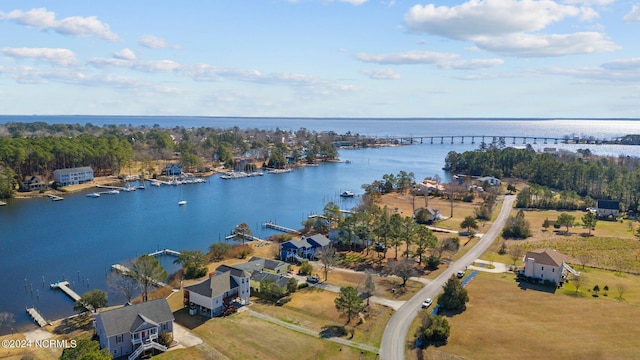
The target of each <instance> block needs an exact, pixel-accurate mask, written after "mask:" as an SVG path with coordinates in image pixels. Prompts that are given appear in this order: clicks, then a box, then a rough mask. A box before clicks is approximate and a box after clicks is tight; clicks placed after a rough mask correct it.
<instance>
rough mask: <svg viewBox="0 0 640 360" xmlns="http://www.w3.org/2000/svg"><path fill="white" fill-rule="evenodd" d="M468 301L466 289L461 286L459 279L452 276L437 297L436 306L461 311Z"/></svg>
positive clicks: (446, 309) (445, 309)
mask: <svg viewBox="0 0 640 360" xmlns="http://www.w3.org/2000/svg"><path fill="white" fill-rule="evenodd" d="M467 301H469V295H468V294H467V289H465V288H463V287H462V284H461V283H460V280H459V279H458V278H457V277H455V276H452V277H451V278H449V280H447V282H446V283H445V285H444V291H443V293H442V295H440V297H439V298H438V306H439V307H440V309H442V310H444V311H461V310H464V309H465V307H466V303H467Z"/></svg>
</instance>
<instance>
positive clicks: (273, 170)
mask: <svg viewBox="0 0 640 360" xmlns="http://www.w3.org/2000/svg"><path fill="white" fill-rule="evenodd" d="M292 171H293V168H286V169H272V170H267V173H269V174H284V173H288V172H292Z"/></svg>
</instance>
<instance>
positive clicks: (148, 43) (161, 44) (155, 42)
mask: <svg viewBox="0 0 640 360" xmlns="http://www.w3.org/2000/svg"><path fill="white" fill-rule="evenodd" d="M138 43H139V44H140V45H142V46H144V47H147V48H149V49H168V48H177V47H178V46H176V45H171V44H170V43H169V42H168V41H167V40H165V39H163V38H159V37H157V36H153V35H143V36H142V37H141V38H140V41H138Z"/></svg>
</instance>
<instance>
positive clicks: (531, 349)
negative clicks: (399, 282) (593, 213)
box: [407, 270, 640, 360]
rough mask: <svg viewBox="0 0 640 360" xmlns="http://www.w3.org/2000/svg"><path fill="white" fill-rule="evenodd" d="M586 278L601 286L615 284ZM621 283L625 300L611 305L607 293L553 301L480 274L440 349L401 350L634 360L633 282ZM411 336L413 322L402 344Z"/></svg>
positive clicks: (568, 294)
mask: <svg viewBox="0 0 640 360" xmlns="http://www.w3.org/2000/svg"><path fill="white" fill-rule="evenodd" d="M591 274H592V277H593V278H594V279H596V278H597V279H598V281H603V283H604V282H605V281H607V282H608V281H610V280H611V281H612V282H613V281H614V279H615V276H616V275H614V274H612V273H607V272H601V271H598V270H593V271H592V272H591ZM624 279H625V280H626V281H628V284H629V285H628V286H629V293H628V295H625V296H624V298H625V299H627V298H628V300H620V299H616V298H615V295H616V294H615V291H610V292H609V296H607V297H605V296H599V297H592V296H591V295H588V296H584V295H583V296H575V295H574V294H575V290H574V289H572V288H570V287H568V288H567V289H566V290H565V289H560V290H558V291H556V292H555V293H553V292H549V291H540V290H534V289H530V288H526V287H519V285H518V283H517V282H515V280H514V277H513V275H508V274H488V273H480V274H478V276H477V277H476V278H475V279H474V280H473V281H471V282H470V283H469V285H468V286H467V289H468V291H469V298H470V301H469V303H468V304H467V310H466V311H464V312H462V313H461V314H459V315H455V316H452V317H449V318H448V321H449V324H450V325H451V336H450V337H449V342H448V344H447V345H445V346H441V347H438V348H434V347H429V348H427V349H425V350H420V349H412V350H408V351H407V359H423V358H436V359H456V358H458V357H462V358H468V359H508V358H513V359H521V358H526V359H545V360H554V359H585V358H590V359H635V358H637V355H638V345H637V334H638V331H639V327H638V323H637V319H638V318H639V317H640V306H638V295H637V294H638V292H639V291H638V288H640V280H639V279H638V277H637V276H633V277H632V275H627V276H626V277H625V278H624ZM569 286H570V285H569ZM600 286H603V285H600ZM609 286H610V287H611V285H609ZM632 288H633V289H634V290H633V294H632V290H631V289H632ZM582 292H584V293H587V292H586V288H585V289H584V290H581V293H582ZM587 294H588V293H587ZM416 328H417V320H416V321H414V324H412V332H411V333H410V334H409V338H408V340H411V339H413V337H412V335H413V332H415V329H416Z"/></svg>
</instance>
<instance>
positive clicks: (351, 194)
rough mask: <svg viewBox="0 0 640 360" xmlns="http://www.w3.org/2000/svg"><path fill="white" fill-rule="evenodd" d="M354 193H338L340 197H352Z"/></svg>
mask: <svg viewBox="0 0 640 360" xmlns="http://www.w3.org/2000/svg"><path fill="white" fill-rule="evenodd" d="M354 195H355V194H354V193H353V192H352V191H349V190H345V191H343V192H341V193H340V197H354Z"/></svg>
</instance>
